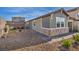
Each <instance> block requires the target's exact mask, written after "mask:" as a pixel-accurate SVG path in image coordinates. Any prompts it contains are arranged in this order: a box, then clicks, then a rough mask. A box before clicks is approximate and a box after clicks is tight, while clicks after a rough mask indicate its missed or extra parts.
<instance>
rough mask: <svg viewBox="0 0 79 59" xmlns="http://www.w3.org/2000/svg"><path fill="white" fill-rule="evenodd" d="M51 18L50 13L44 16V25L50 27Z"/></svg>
mask: <svg viewBox="0 0 79 59" xmlns="http://www.w3.org/2000/svg"><path fill="white" fill-rule="evenodd" d="M50 18H51V16H50V15H48V16H46V17H42V27H45V28H50Z"/></svg>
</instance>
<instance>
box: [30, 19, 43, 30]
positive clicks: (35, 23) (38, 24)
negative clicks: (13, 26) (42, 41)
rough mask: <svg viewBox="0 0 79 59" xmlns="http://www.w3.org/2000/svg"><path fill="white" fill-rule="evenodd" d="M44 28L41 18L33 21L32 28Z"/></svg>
mask: <svg viewBox="0 0 79 59" xmlns="http://www.w3.org/2000/svg"><path fill="white" fill-rule="evenodd" d="M40 28H42V19H41V18H39V19H37V20H33V21H32V29H34V30H36V31H38V29H40Z"/></svg>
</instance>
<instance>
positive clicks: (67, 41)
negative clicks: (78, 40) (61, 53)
mask: <svg viewBox="0 0 79 59" xmlns="http://www.w3.org/2000/svg"><path fill="white" fill-rule="evenodd" d="M62 42H63V43H62V46H63V47H65V48H70V47H71V45H72V41H71V40H69V39H66V40H65V39H64V40H63V41H62Z"/></svg>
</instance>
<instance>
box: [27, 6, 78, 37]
mask: <svg viewBox="0 0 79 59" xmlns="http://www.w3.org/2000/svg"><path fill="white" fill-rule="evenodd" d="M28 22H29V23H28V24H29V26H28V27H29V28H30V29H33V30H35V31H37V32H40V33H42V34H44V35H47V36H56V35H63V34H66V33H69V32H74V31H79V8H73V9H71V10H67V11H65V10H64V9H63V8H61V9H59V10H56V11H54V12H50V13H48V14H46V15H42V16H39V17H37V18H35V19H32V20H29V21H28Z"/></svg>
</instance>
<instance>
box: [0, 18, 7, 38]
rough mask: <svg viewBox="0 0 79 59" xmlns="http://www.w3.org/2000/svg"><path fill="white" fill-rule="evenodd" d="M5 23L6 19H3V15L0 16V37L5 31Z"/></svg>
mask: <svg viewBox="0 0 79 59" xmlns="http://www.w3.org/2000/svg"><path fill="white" fill-rule="evenodd" d="M5 25H6V21H4V18H3V17H0V37H1V36H2V35H3V34H4V33H5V31H4V28H5Z"/></svg>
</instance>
